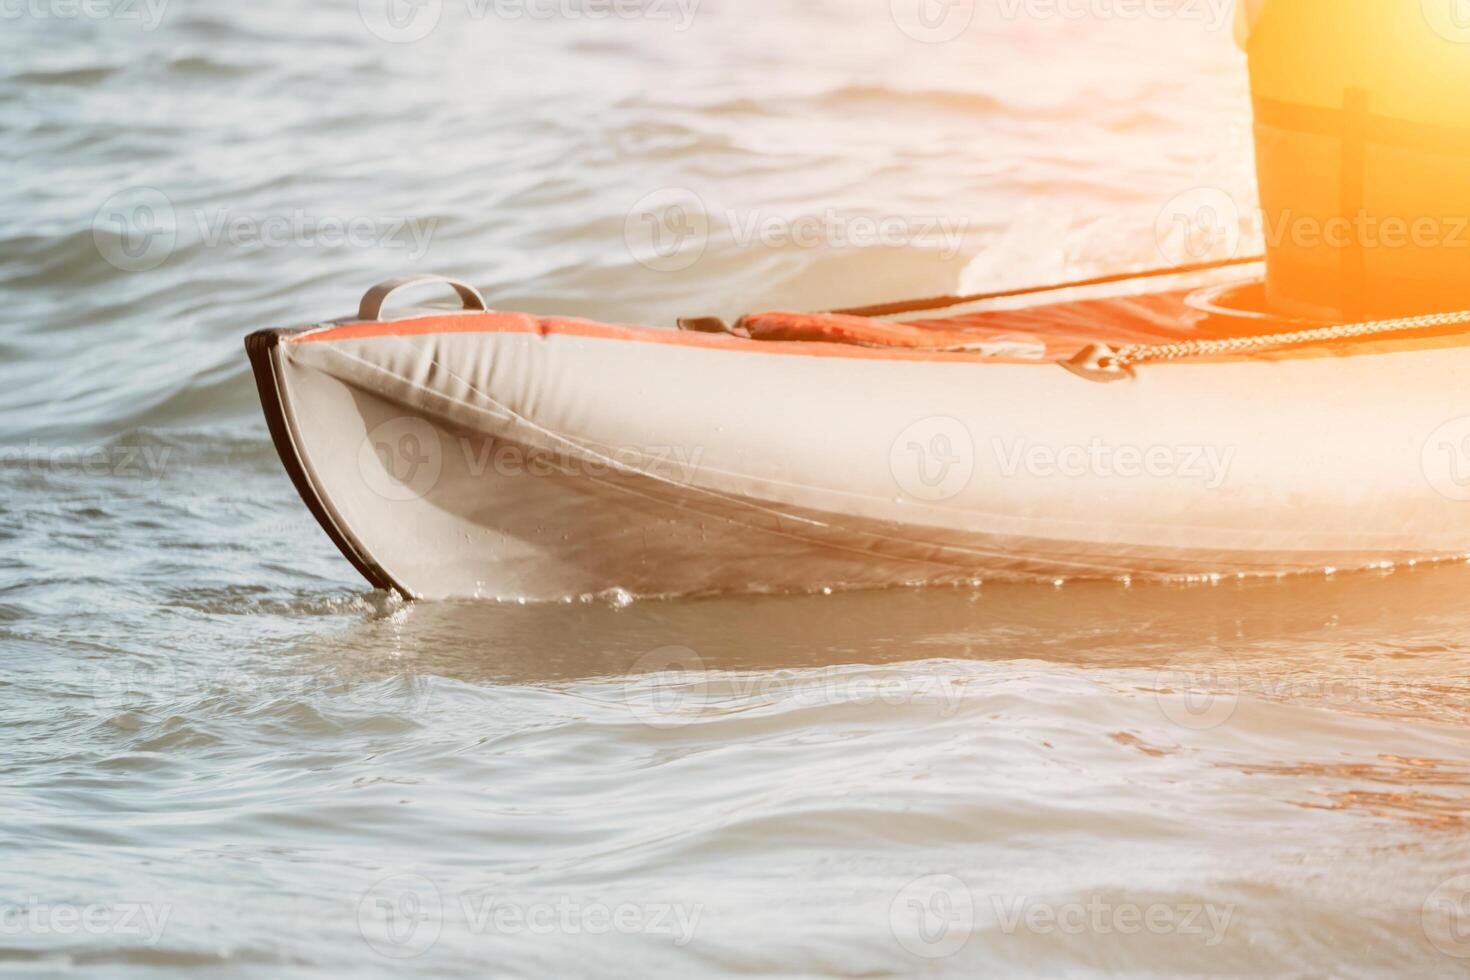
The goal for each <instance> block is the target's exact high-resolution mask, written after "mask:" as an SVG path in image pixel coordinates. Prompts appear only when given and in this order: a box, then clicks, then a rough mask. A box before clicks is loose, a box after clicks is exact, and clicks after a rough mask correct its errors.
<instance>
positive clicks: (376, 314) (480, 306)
mask: <svg viewBox="0 0 1470 980" xmlns="http://www.w3.org/2000/svg"><path fill="white" fill-rule="evenodd" d="M429 283H443V284H444V285H446V286H450V287H452V288H453V289H454V291H455V292H456V293H458V294H459V298H460V300H461V301H463V303H464V308H465V310H466V311H467V312H473V313H483V312H485V311H486V310H488V309H489V307H488V306H486V305H485V297H483V296H481V295H480V291H479V290H478V289H476V288H475V287H474V286H471V285H469V284H467V283H462V282H460V281H459V280H457V279H450V278H448V277H446V276H436V275H434V274H432V273H425V274H423V275H418V276H404V277H403V278H401V279H389V280H388V281H387V282H380V283H378V284H377V285H376V286H374V287H373V288H372V289H369V290H368V291H367V292H366V293H364V294H363V297H362V303H361V304H360V305H359V306H358V308H357V318H358V319H359V320H366V321H369V322H372V323H377V322H380V321H381V320H382V318H383V304H384V303H386V302H388V297H389V296H392V295H393V294H394V293H396V292H398V290H400V289H405V288H407V287H409V286H422V285H427V284H429Z"/></svg>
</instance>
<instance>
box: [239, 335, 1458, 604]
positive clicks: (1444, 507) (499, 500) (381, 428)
mask: <svg viewBox="0 0 1470 980" xmlns="http://www.w3.org/2000/svg"><path fill="white" fill-rule="evenodd" d="M249 347H250V350H251V355H252V361H253V363H254V366H255V370H256V376H257V381H258V383H259V387H260V390H261V395H262V400H263V403H264V404H265V408H266V413H267V416H268V418H269V419H270V421H271V428H272V435H273V437H274V439H275V442H276V444H277V447H278V449H279V450H280V453H281V456H282V459H283V460H284V461H285V463H286V466H287V469H288V470H289V471H290V472H291V474H292V477H293V479H294V480H295V482H296V485H297V488H298V489H299V490H300V491H301V494H302V496H303V498H304V499H305V500H306V502H307V503H308V505H309V506H310V507H311V509H312V511H313V512H314V513H315V514H316V515H317V517H318V519H319V520H320V521H321V523H322V525H323V527H324V528H325V529H326V530H327V532H328V534H329V535H331V537H332V538H333V540H334V541H335V542H336V543H337V544H338V546H339V547H340V548H341V549H342V551H343V553H344V554H345V555H346V556H347V557H348V558H349V559H350V560H351V561H352V562H353V564H354V565H355V566H356V567H357V568H358V569H359V570H360V571H361V572H362V573H363V574H364V575H365V576H366V577H367V578H368V580H369V581H370V582H372V583H373V584H374V585H376V586H378V587H382V588H391V589H396V590H398V591H399V592H401V593H403V594H404V595H406V596H409V597H415V598H454V597H486V598H496V599H510V600H535V601H549V600H560V599H566V598H571V597H577V596H586V595H594V594H598V593H603V592H607V591H609V590H626V591H627V592H630V593H634V594H639V595H668V594H687V593H709V592H728V591H753V590H814V589H822V588H853V587H877V586H890V585H917V584H940V583H965V582H971V581H974V580H977V579H984V578H995V577H1006V578H1011V577H1037V578H1044V579H1067V578H1075V577H1125V576H1127V577H1134V578H1139V577H1158V578H1180V577H1193V578H1198V577H1214V576H1233V575H1263V574H1265V575H1270V574H1291V573H1303V572H1321V571H1323V570H1325V569H1339V570H1344V571H1346V570H1349V569H1356V568H1365V567H1373V566H1383V565H1388V564H1399V563H1405V562H1412V561H1423V560H1441V559H1450V558H1459V557H1462V556H1465V555H1466V554H1470V503H1467V502H1466V500H1467V499H1470V420H1467V419H1466V416H1467V415H1470V399H1467V397H1466V396H1467V392H1470V348H1466V347H1463V346H1458V345H1457V344H1455V343H1450V342H1448V341H1443V342H1438V343H1421V344H1419V345H1404V346H1402V347H1392V346H1380V347H1379V348H1364V349H1363V352H1362V353H1354V354H1352V355H1351V356H1323V355H1322V354H1321V352H1316V353H1315V354H1314V353H1312V352H1303V353H1300V354H1298V355H1293V356H1278V357H1273V358H1270V359H1264V358H1254V359H1247V358H1237V359H1222V360H1199V361H1188V362H1178V363H1165V364H1157V365H1143V366H1140V367H1138V368H1136V369H1135V371H1134V373H1133V375H1132V376H1131V377H1127V378H1125V379H1123V380H1121V381H1117V382H1114V383H1100V382H1098V381H1095V380H1089V379H1087V378H1084V377H1080V376H1079V375H1077V374H1075V373H1072V372H1070V371H1068V370H1065V369H1064V368H1063V367H1061V366H1059V365H1057V364H1054V363H1046V362H1011V361H1004V360H1000V361H997V360H996V359H993V358H992V359H987V358H979V357H968V356H965V355H942V354H918V353H897V354H895V353H890V352H879V351H869V350H864V349H854V348H843V347H839V346H837V345H832V344H806V343H801V344H791V343H786V344H782V343H759V342H755V341H746V340H739V339H737V338H731V337H725V336H711V335H704V334H686V333H677V332H673V331H663V330H652V329H640V328H630V327H610V326H604V325H600V324H592V323H588V322H585V321H565V320H563V321H547V320H538V319H536V318H533V317H529V316H520V315H515V314H498V313H464V314H456V315H447V314H443V313H435V314H434V315H431V316H419V317H411V318H408V319H405V320H399V321H394V322H391V323H344V324H329V325H325V326H323V327H318V328H313V329H308V330H304V331H266V332H262V333H258V334H255V335H253V336H252V337H251V339H250V341H249ZM1462 468H1463V469H1464V473H1463V474H1462V472H1461V470H1462Z"/></svg>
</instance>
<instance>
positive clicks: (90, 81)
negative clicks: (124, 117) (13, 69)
mask: <svg viewBox="0 0 1470 980" xmlns="http://www.w3.org/2000/svg"><path fill="white" fill-rule="evenodd" d="M120 71H121V69H120V68H118V67H116V66H112V65H88V66H85V67H83V66H78V67H74V68H52V69H44V68H33V69H30V70H29V71H23V72H18V73H17V74H14V75H11V76H10V77H9V78H8V79H6V81H8V82H18V83H19V84H22V85H75V86H82V87H85V86H92V85H101V84H102V83H103V82H105V81H107V80H108V79H109V78H112V77H113V76H114V75H116V74H118V73H119V72H120Z"/></svg>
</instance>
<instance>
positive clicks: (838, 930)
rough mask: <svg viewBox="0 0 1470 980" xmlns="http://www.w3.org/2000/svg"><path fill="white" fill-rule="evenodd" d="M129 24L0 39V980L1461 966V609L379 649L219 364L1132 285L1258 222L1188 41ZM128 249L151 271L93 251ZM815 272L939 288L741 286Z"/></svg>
mask: <svg viewBox="0 0 1470 980" xmlns="http://www.w3.org/2000/svg"><path fill="white" fill-rule="evenodd" d="M43 6H44V5H43ZM143 6H145V7H147V11H148V12H156V13H158V14H159V19H158V20H157V21H156V22H153V23H152V24H151V26H149V27H147V29H140V27H141V26H143V25H138V24H133V23H131V22H129V21H128V20H126V19H123V18H121V17H101V18H98V17H90V16H76V17H63V16H57V17H51V18H41V17H37V16H33V15H32V14H30V13H25V14H23V15H22V16H18V17H9V18H8V19H7V20H5V22H4V30H3V31H0V52H3V53H4V55H5V57H4V58H3V59H0V126H3V127H4V129H5V131H6V133H7V134H8V135H9V137H10V138H9V139H7V140H6V141H5V142H4V145H3V146H0V154H3V155H4V159H5V161H6V167H7V169H6V176H7V180H6V181H5V182H4V183H3V184H0V213H3V214H5V215H6V222H5V223H4V224H3V225H0V298H3V301H4V303H5V308H6V310H7V312H8V313H9V314H10V316H9V317H8V319H7V329H6V331H5V332H4V335H3V336H0V448H3V449H4V450H5V452H3V453H0V489H3V493H0V650H3V651H4V655H5V663H6V669H5V671H4V672H3V674H0V735H3V743H0V744H3V751H0V804H3V805H0V965H3V966H6V967H13V969H14V970H15V971H16V972H18V973H19V974H21V975H26V976H32V975H45V974H51V973H55V974H61V973H66V972H69V971H72V970H74V969H76V968H81V969H94V968H95V969H96V970H98V971H100V972H102V973H105V974H106V975H109V976H124V975H137V976H150V977H151V976H158V975H164V974H169V973H178V974H183V975H189V976H193V975H201V974H205V973H211V974H213V973H219V974H225V975H261V976H271V977H277V976H298V975H299V976H342V975H382V976H398V975H401V974H402V973H404V972H407V971H412V972H415V973H418V972H422V973H424V974H430V975H446V976H451V975H464V976H482V975H484V973H485V972H486V970H487V968H488V969H493V970H494V971H495V972H497V973H503V974H506V975H512V976H519V975H535V976H544V975H562V974H578V973H583V972H588V971H589V970H597V971H599V972H600V971H601V969H602V968H601V967H593V966H589V965H588V964H602V963H609V964H611V963H617V964H619V966H618V967H617V971H618V972H620V973H624V972H638V973H645V974H649V973H656V972H668V973H673V974H677V975H698V974H703V973H780V974H783V975H825V974H841V975H850V974H863V975H882V974H901V975H909V974H913V973H918V972H923V971H926V970H932V971H934V972H937V973H940V974H944V975H951V974H952V975H957V976H960V975H963V976H972V975H977V974H980V975H985V974H1003V975H1010V974H1023V975H1035V976H1044V977H1051V976H1057V975H1069V976H1081V975H1103V974H1116V973H1123V974H1153V975H1164V976H1174V975H1196V974H1220V975H1248V974H1258V975H1281V974H1288V975H1291V974H1296V975H1322V974H1326V973H1333V974H1338V973H1341V974H1351V975H1370V974H1384V973H1394V974H1402V973H1409V972H1412V973H1416V974H1424V975H1440V974H1446V973H1453V972H1455V970H1456V969H1457V968H1459V967H1460V966H1461V964H1462V963H1464V962H1466V960H1465V959H1464V958H1463V957H1464V956H1465V954H1467V953H1470V946H1467V944H1466V943H1465V941H1464V936H1465V930H1466V928H1467V924H1470V916H1467V915H1466V914H1465V909H1466V908H1467V907H1470V906H1467V905H1466V904H1465V896H1466V895H1467V894H1470V879H1466V878H1463V877H1462V876H1464V875H1466V874H1470V846H1467V838H1466V837H1465V835H1464V827H1463V822H1464V819H1465V814H1466V806H1465V800H1466V798H1467V793H1470V789H1467V785H1466V784H1467V769H1470V763H1467V756H1466V748H1467V743H1466V738H1465V735H1464V731H1465V724H1466V722H1467V717H1466V712H1467V707H1466V706H1467V698H1466V681H1467V677H1470V670H1467V667H1470V659H1467V651H1470V617H1467V616H1466V614H1465V612H1464V602H1463V596H1464V595H1465V594H1466V590H1467V588H1470V566H1465V565H1445V566H1438V567H1424V566H1421V567H1417V568H1404V569H1399V570H1397V571H1393V572H1384V573H1381V574H1363V575H1337V576H1330V577H1329V576H1322V577H1310V578H1300V579H1292V580H1284V581H1274V580H1272V581H1224V582H1220V583H1217V584H1198V585H1189V586H1177V587H1176V586H1160V585H1147V586H1145V585H1141V584H1140V585H1136V586H1134V587H1131V588H1130V587H1127V586H1125V585H1123V584H1120V583H1068V584H1066V585H1065V586H1064V587H1062V588H1052V587H1049V586H1035V585H1000V584H987V585H984V586H981V587H979V588H974V589H970V588H964V589H936V590H930V591H905V590H894V591H886V592H853V593H838V594H834V595H813V596H746V597H729V598H707V599H694V600H681V601H641V602H634V603H632V604H626V603H622V602H614V601H597V602H587V603H570V604H565V605H553V606H541V607H534V606H516V605H508V606H507V605H493V604H476V603H441V604H415V605H405V604H403V603H401V602H398V601H396V600H394V599H392V598H391V597H387V596H382V595H374V594H370V593H367V592H366V591H365V590H364V589H363V587H362V586H361V584H360V583H359V582H358V581H357V579H356V578H355V576H354V574H353V573H352V571H351V569H350V568H349V567H348V566H347V565H346V563H345V562H343V561H342V560H341V558H340V556H338V555H337V554H336V552H335V550H334V549H333V548H332V546H331V545H330V544H329V543H328V542H327V541H326V539H325V538H324V536H323V535H322V534H321V532H320V531H319V530H318V528H317V527H316V526H315V523H314V522H313V520H312V519H311V517H310V515H309V514H307V512H306V510H305V508H303V507H302V506H301V504H300V502H299V501H298V500H297V499H296V496H295V494H294V492H293V490H292V488H291V486H290V484H289V482H288V480H287V479H286V478H285V476H284V474H283V473H282V472H281V469H280V466H279V463H278V462H277V461H276V459H275V455H274V453H273V451H272V449H271V447H270V445H269V442H268V439H267V437H266V433H265V427H264V425H263V424H262V422H261V419H260V417H259V410H258V407H257V405H256V403H255V394H254V391H253V389H252V386H251V382H250V379H249V377H248V373H247V369H246V365H245V360H244V358H243V356H242V355H241V351H240V347H239V339H240V336H241V334H242V333H244V332H245V331H247V330H250V329H254V328H257V327H261V326H267V325H276V324H287V323H296V322H301V321H305V320H311V319H314V318H320V317H325V316H332V315H336V314H339V313H341V312H343V311H344V310H346V309H348V308H350V307H351V306H352V305H353V303H354V301H355V299H356V297H357V295H358V293H359V292H360V290H361V289H362V288H363V287H364V286H365V285H367V284H368V283H370V282H373V281H376V280H378V279H383V278H387V277H388V276H391V275H397V274H402V273H406V272H413V271H428V270H433V271H438V272H442V273H447V274H451V275H455V276H457V277H459V278H463V279H466V280H468V281H470V282H473V283H475V284H477V285H479V286H481V287H483V288H484V289H485V291H486V292H487V294H488V295H489V296H491V297H492V299H493V301H494V302H495V303H497V304H498V305H501V306H504V307H508V308H524V309H529V310H532V311H538V312H558V313H564V314H572V315H585V316H594V317H597V318H600V319H606V320H615V321H641V322H652V323H660V324H666V323H669V322H671V321H672V319H673V318H674V317H675V316H679V315H683V314H687V313H690V312H698V313H724V314H728V313H732V312H742V311H745V310H749V309H756V308H774V307H793V308H821V307H827V306H832V305H836V304H855V303H861V302H866V301H870V300H877V299H886V298H891V297H893V296H899V295H912V294H922V293H927V292H939V291H946V290H950V289H952V288H954V287H955V285H956V284H957V283H959V282H962V281H963V283H964V284H965V285H967V286H971V287H975V288H981V287H985V286H990V285H1005V286H1014V285H1019V284H1022V283H1032V282H1040V281H1050V280H1056V279H1060V278H1063V277H1065V276H1068V275H1085V274H1089V273H1093V272H1101V271H1115V270H1117V269H1119V268H1122V267H1125V266H1136V267H1144V266H1153V265H1157V264H1159V262H1160V254H1159V253H1160V241H1161V238H1160V236H1159V227H1158V225H1159V222H1160V221H1163V222H1164V223H1165V224H1167V219H1168V217H1169V213H1168V212H1169V202H1171V201H1179V200H1185V201H1206V202H1208V203H1211V204H1213V205H1220V204H1221V202H1222V201H1225V202H1230V201H1240V202H1246V201H1248V200H1249V198H1250V195H1251V190H1250V144H1249V128H1248V123H1247V118H1248V117H1247V104H1246V99H1245V92H1244V78H1243V73H1242V70H1241V62H1240V58H1239V55H1238V54H1237V53H1236V52H1234V51H1233V50H1232V49H1231V48H1230V46H1229V44H1228V43H1227V42H1226V40H1225V39H1224V37H1223V36H1221V35H1220V34H1219V32H1218V31H1212V30H1210V29H1209V28H1208V27H1207V26H1206V25H1204V24H1202V23H1200V22H1199V21H1198V20H1191V19H1189V18H1188V17H1187V16H1184V15H1183V14H1182V13H1179V14H1178V15H1177V16H1176V15H1171V16H1157V17H1145V18H1141V19H1132V20H1126V19H1121V18H1113V19H1108V18H1099V17H1096V16H1092V17H1086V18H1081V19H1077V18H1059V17H1049V16H1045V15H1041V14H1038V13H1036V11H1034V10H1032V9H1031V7H1030V6H1028V5H1024V4H1023V5H1006V4H991V3H982V4H980V5H978V7H976V8H975V13H974V20H973V23H972V24H968V25H967V28H966V29H967V33H966V32H962V33H961V35H960V36H959V37H958V38H956V39H955V40H953V41H950V42H947V43H925V42H924V41H923V40H916V39H915V36H914V34H915V32H917V33H918V34H920V35H924V34H926V33H927V32H930V31H933V30H938V29H940V27H941V26H942V25H941V24H939V22H929V23H928V26H925V23H926V22H923V21H914V20H910V21H906V22H905V23H907V31H908V32H907V33H906V32H905V31H904V30H900V29H896V26H895V25H896V21H895V19H894V18H895V16H897V14H896V13H895V12H896V11H897V12H898V13H902V11H899V10H898V8H899V7H901V6H902V4H889V3H886V2H884V3H857V4H853V3H843V4H840V5H838V4H835V3H827V2H812V3H803V4H780V3H776V2H775V0H751V2H744V3H740V4H734V3H727V2H716V0H706V2H705V3H703V4H700V5H699V6H698V9H697V11H696V12H695V16H694V17H693V19H692V20H690V21H689V22H688V24H687V25H686V26H687V29H686V30H683V31H676V30H673V29H672V25H666V24H660V23H657V22H653V21H650V20H644V21H638V20H626V19H618V18H613V19H611V20H608V21H604V22H597V23H594V22H592V21H590V20H587V19H582V18H580V17H577V16H571V15H568V14H565V13H561V14H558V15H557V16H554V17H550V18H541V19H535V18H525V19H519V20H517V19H512V18H508V17H499V16H498V15H490V16H481V17H479V18H476V17H473V16H470V13H469V10H470V8H468V7H466V6H465V5H463V4H457V3H445V4H443V5H439V9H441V10H442V16H443V20H442V22H441V23H440V24H439V25H438V27H437V28H436V29H435V30H433V31H432V32H431V33H430V34H429V35H428V36H427V37H426V38H424V39H423V40H422V41H417V42H412V43H394V42H390V41H384V40H382V39H381V38H380V36H378V35H375V34H374V33H373V32H372V31H370V30H368V29H367V28H366V27H365V26H364V22H363V20H362V17H361V16H360V8H362V7H363V5H359V4H356V3H349V2H345V0H340V2H339V0H332V2H329V3H322V4H314V5H312V6H311V8H310V9H309V10H308V9H306V8H303V7H300V6H299V5H297V6H289V5H282V4H280V3H276V2H266V3H257V4H250V5H233V6H227V5H220V4H204V3H188V4H182V3H169V4H164V5H154V6H147V5H143ZM369 6H370V5H369ZM423 6H425V7H434V6H435V5H423ZM1177 6H1178V8H1179V10H1180V11H1183V10H1184V9H1185V8H1189V9H1193V10H1201V9H1203V8H1205V7H1208V6H1209V5H1199V4H1194V5H1189V4H1181V5H1177ZM951 8H953V9H959V10H961V11H963V10H964V9H968V5H965V4H959V5H949V6H947V7H945V8H944V9H945V10H950V9H951ZM46 9H49V8H46ZM140 9H141V8H140ZM479 9H481V10H486V9H488V10H492V11H493V10H496V9H498V8H495V7H493V6H490V7H486V6H485V5H481V7H480V8H479ZM1160 9H1164V8H1160ZM1169 9H1173V8H1172V7H1171V8H1169ZM1017 11H1019V12H1017ZM7 16H8V15H7ZM379 26H381V25H379ZM930 40H933V38H930ZM671 187H672V188H681V189H683V190H686V191H689V192H692V193H693V194H694V195H695V196H696V197H697V198H698V199H699V200H701V201H702V202H703V208H704V209H705V211H706V212H707V216H708V217H709V219H710V220H709V223H708V235H709V240H708V243H707V247H706V248H705V250H704V252H703V254H702V256H701V257H700V258H699V259H698V261H697V262H695V263H694V264H693V265H691V266H689V267H687V268H684V269H681V270H678V271H676V272H670V271H660V270H659V269H657V268H652V267H650V266H649V265H647V264H644V263H640V262H639V261H638V259H637V257H636V255H635V254H634V251H635V250H634V249H633V248H632V247H631V246H630V244H629V243H628V242H626V241H625V240H624V236H625V234H626V222H627V219H628V217H629V214H630V212H631V211H632V210H633V209H634V207H635V205H636V202H638V201H639V200H640V199H641V198H643V197H644V196H646V195H648V194H650V193H655V192H659V191H660V190H666V189H668V188H671ZM1200 188H1204V189H1205V191H1204V193H1200V190H1199V189H1200ZM140 195H142V196H141V197H140ZM159 196H161V199H162V200H163V202H164V203H160V197H159ZM139 200H148V201H152V202H153V204H152V205H151V210H149V211H148V212H147V213H148V214H149V215H151V216H153V217H155V218H160V219H163V222H164V223H163V224H159V225H154V226H150V227H148V228H142V227H136V228H134V227H131V226H128V225H127V224H124V225H123V226H120V227H114V225H113V224H112V219H113V217H115V215H116V214H117V213H119V211H118V209H122V213H133V212H128V211H127V206H128V204H129V202H136V201H139ZM1242 206H1244V205H1242ZM833 215H835V216H836V220H837V227H838V228H839V229H847V228H850V227H851V226H852V225H851V222H852V219H854V218H855V217H857V218H868V219H871V218H873V217H874V216H901V217H903V218H905V219H907V220H909V221H910V222H911V223H912V226H913V227H916V228H917V227H925V225H924V222H925V221H930V222H933V221H936V220H938V219H944V220H946V221H949V222H951V224H950V225H948V226H947V227H950V228H956V227H957V228H958V229H959V230H960V232H961V234H960V237H959V239H958V241H959V248H958V250H957V251H953V252H951V251H948V250H947V249H946V248H941V247H931V245H932V243H926V242H925V241H922V240H917V238H916V240H915V241H914V242H911V243H908V244H906V245H903V246H898V247H893V246H886V245H885V246H879V247H873V248H861V247H856V246H855V245H850V244H841V243H836V242H832V243H829V244H828V245H826V246H824V247H821V248H804V247H801V246H799V245H797V244H793V243H789V242H787V243H773V242H771V241H765V240H762V238H761V236H759V235H754V236H753V235H751V234H749V233H748V229H750V228H752V227H760V223H761V222H763V221H766V220H768V219H776V220H777V221H778V223H780V222H786V223H788V224H789V223H790V222H792V221H796V220H800V219H814V220H820V221H821V222H822V223H823V224H822V227H829V222H830V221H831V220H832V216H833ZM357 219H360V220H361V221H363V222H365V224H360V225H359V227H360V228H361V229H365V230H366V232H367V233H368V241H366V242H362V241H358V242H356V243H352V242H348V243H342V242H336V243H334V242H333V241H331V240H330V236H327V237H326V238H324V237H323V236H322V235H321V232H323V231H325V230H330V228H331V227H332V225H331V223H332V222H333V221H334V220H335V221H339V222H345V221H350V220H357ZM844 222H848V223H847V224H844ZM956 222H957V224H956ZM237 224H238V227H237ZM232 229H236V230H232ZM282 229H284V230H285V237H284V239H275V238H272V237H271V236H272V235H273V234H274V233H275V232H276V231H280V230H282ZM415 229H417V234H416V232H415ZM1165 230H1166V231H1167V229H1165ZM154 231H156V232H159V233H160V235H161V237H160V236H151V237H146V236H145V237H131V238H130V237H129V235H134V234H135V233H138V234H141V233H145V232H154ZM165 233H166V234H165ZM1162 240H1163V241H1164V243H1165V244H1167V243H1168V241H1169V239H1168V236H1167V234H1166V235H1164V236H1163V238H1162ZM941 244H945V243H941ZM1186 244H1187V243H1186ZM1247 245H1249V243H1247ZM123 246H127V247H126V248H124V247H123ZM1165 257H1166V258H1167V257H1169V256H1167V255H1166V256H1165ZM155 259H156V260H158V261H157V262H156V264H154V260H155ZM145 266H146V268H145ZM11 450H14V451H11ZM83 461H87V463H86V465H82V463H83ZM89 908H90V909H92V911H91V912H87V913H86V914H87V916H89V918H85V919H84V918H82V915H83V912H84V911H85V910H87V909H89ZM68 915H71V916H72V918H70V919H69V918H68ZM487 964H493V965H494V966H493V968H490V967H487Z"/></svg>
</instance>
